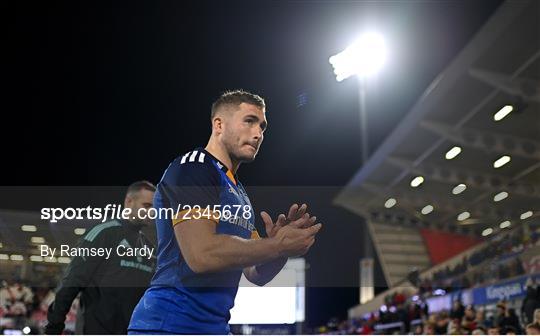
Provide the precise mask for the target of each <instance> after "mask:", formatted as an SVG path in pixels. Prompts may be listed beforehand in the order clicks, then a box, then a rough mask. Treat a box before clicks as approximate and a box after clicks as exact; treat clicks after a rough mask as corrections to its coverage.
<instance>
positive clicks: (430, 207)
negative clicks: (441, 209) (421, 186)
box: [420, 204, 433, 215]
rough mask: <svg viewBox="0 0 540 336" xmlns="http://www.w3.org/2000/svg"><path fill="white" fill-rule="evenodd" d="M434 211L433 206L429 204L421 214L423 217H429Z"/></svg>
mask: <svg viewBox="0 0 540 336" xmlns="http://www.w3.org/2000/svg"><path fill="white" fill-rule="evenodd" d="M432 211H433V205H431V204H428V205H426V206H425V207H423V208H422V210H421V211H420V212H421V213H422V215H427V214H430V213H431V212H432Z"/></svg>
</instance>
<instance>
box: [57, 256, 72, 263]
mask: <svg viewBox="0 0 540 336" xmlns="http://www.w3.org/2000/svg"><path fill="white" fill-rule="evenodd" d="M58 262H59V263H61V264H69V263H70V262H71V259H69V258H68V257H58Z"/></svg>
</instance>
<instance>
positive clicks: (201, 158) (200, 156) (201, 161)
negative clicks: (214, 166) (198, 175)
mask: <svg viewBox="0 0 540 336" xmlns="http://www.w3.org/2000/svg"><path fill="white" fill-rule="evenodd" d="M199 162H200V163H203V162H204V153H202V152H201V154H200V155H199Z"/></svg>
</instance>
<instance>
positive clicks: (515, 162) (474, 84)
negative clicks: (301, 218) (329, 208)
mask: <svg viewBox="0 0 540 336" xmlns="http://www.w3.org/2000/svg"><path fill="white" fill-rule="evenodd" d="M368 99H369V97H368ZM507 105H508V106H511V107H512V109H513V110H512V112H511V113H509V114H507V115H506V116H505V117H504V118H502V119H500V117H501V116H502V115H503V114H504V111H508V110H509V109H510V108H509V107H506V109H505V110H503V111H502V112H500V113H499V114H497V112H498V111H500V110H501V109H502V108H503V107H505V106H507ZM368 113H369V111H368ZM496 114H497V119H499V120H498V121H496V120H495V115H496ZM454 147H459V148H460V149H461V152H460V153H459V154H458V155H457V156H456V157H454V158H453V159H446V158H445V156H446V155H447V153H448V152H449V151H450V150H451V149H452V148H454ZM458 151H459V150H458V149H455V150H454V154H455V153H456V152H458ZM448 154H452V153H448ZM505 156H507V157H509V158H510V161H509V162H507V163H506V164H504V165H502V166H501V167H499V168H495V167H494V164H495V162H496V161H497V160H498V159H500V158H502V157H505ZM504 161H505V159H504V158H503V159H502V160H501V161H499V163H498V164H500V163H503V162H504ZM417 176H422V177H423V183H421V184H420V185H419V186H418V187H412V186H411V182H412V180H413V179H414V178H415V177H417ZM416 182H419V180H417V181H416ZM459 184H465V186H466V189H465V190H464V191H462V192H461V193H459V194H454V193H453V190H454V188H455V187H456V186H458V185H459ZM458 189H463V187H459V188H458ZM457 191H459V190H454V192H457ZM391 198H393V199H395V201H396V202H395V205H394V206H392V207H389V206H390V205H392V203H394V201H392V200H390V201H389V202H388V203H387V201H388V200H389V199H391ZM495 199H497V200H498V201H495ZM335 203H336V204H338V205H341V206H343V207H345V208H347V209H349V210H351V211H352V212H354V213H356V214H359V215H362V216H364V217H366V218H370V219H373V220H378V221H381V222H386V223H397V224H403V225H412V226H420V227H435V228H439V229H445V230H450V231H456V232H460V233H467V234H474V235H481V234H482V232H484V230H485V229H487V228H493V231H494V232H496V231H497V230H500V224H501V223H502V222H504V221H510V224H511V226H514V225H515V224H516V223H518V222H519V221H520V220H521V218H523V217H526V216H527V215H529V214H530V211H532V212H533V215H532V216H533V217H536V216H538V215H539V211H538V210H539V205H540V2H538V1H507V2H505V3H503V4H502V5H501V6H500V7H499V9H498V10H497V11H496V13H495V14H494V15H493V16H492V17H491V18H490V19H489V20H488V21H487V22H486V23H485V25H484V26H483V27H482V28H481V29H480V31H479V32H478V33H477V34H476V35H475V36H474V37H473V38H472V40H471V41H470V42H469V43H468V44H467V45H466V47H465V48H464V49H463V50H462V51H461V52H460V53H459V54H458V56H457V57H456V58H455V59H454V60H453V61H452V62H451V63H450V64H449V65H448V67H447V68H446V69H445V70H444V71H443V72H442V73H441V74H440V75H439V76H438V77H437V78H435V80H434V81H433V82H432V83H431V85H430V86H429V87H428V88H427V89H426V90H425V92H424V93H423V94H422V96H421V97H420V98H419V99H418V101H417V102H416V104H415V105H414V106H413V108H412V110H411V111H410V112H409V113H408V114H407V115H406V117H405V118H404V119H403V121H402V122H401V123H400V124H399V125H398V126H397V127H396V128H395V129H394V131H393V132H392V133H391V134H390V136H388V138H387V139H386V140H385V141H384V142H383V144H382V145H381V146H380V147H379V148H378V149H377V151H376V152H375V153H374V154H373V155H372V156H371V157H370V159H369V160H368V162H367V163H366V164H365V165H364V166H363V167H362V168H361V169H360V170H359V171H358V172H357V173H356V174H355V175H354V177H353V178H352V179H351V180H350V182H349V183H348V184H347V186H346V187H345V188H344V189H343V190H342V192H341V193H340V194H339V195H338V196H337V197H336V199H335ZM385 203H386V206H387V207H389V208H387V207H385ZM428 205H431V206H432V207H433V211H432V212H430V213H427V212H428V211H429V210H431V209H430V208H429V207H428V208H425V207H426V206H428ZM422 209H424V213H427V214H423V213H422ZM467 213H468V214H469V216H467ZM460 214H462V215H461V217H460V219H462V220H458V216H459V215H460ZM467 217H468V218H467ZM506 224H507V223H505V224H503V227H505V225H506ZM488 232H489V231H488Z"/></svg>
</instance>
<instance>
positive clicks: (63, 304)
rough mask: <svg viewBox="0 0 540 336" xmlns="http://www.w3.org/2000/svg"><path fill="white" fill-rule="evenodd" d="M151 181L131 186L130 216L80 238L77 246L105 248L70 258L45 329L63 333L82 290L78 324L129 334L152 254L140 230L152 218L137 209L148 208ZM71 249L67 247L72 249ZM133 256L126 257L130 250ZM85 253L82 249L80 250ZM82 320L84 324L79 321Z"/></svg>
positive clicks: (150, 272) (89, 331) (128, 198)
mask: <svg viewBox="0 0 540 336" xmlns="http://www.w3.org/2000/svg"><path fill="white" fill-rule="evenodd" d="M155 190H156V189H155V186H154V185H153V184H152V183H150V182H147V181H139V182H135V183H133V184H132V185H130V186H129V187H128V189H127V193H126V197H125V200H124V207H125V208H126V209H127V208H130V209H131V211H132V212H131V213H132V214H134V216H133V217H132V218H131V219H130V220H124V219H118V220H111V221H107V222H104V223H101V224H98V225H96V226H94V227H93V228H92V229H90V230H89V231H88V232H87V233H86V235H85V236H84V238H83V239H81V240H80V242H79V244H78V246H77V247H76V251H106V250H108V251H109V252H110V253H109V254H105V255H102V256H98V255H95V256H93V255H91V254H90V253H89V254H88V255H84V254H83V255H77V256H75V257H73V258H72V261H71V263H70V264H69V266H68V267H67V269H66V272H65V274H64V277H63V279H62V281H61V283H60V285H59V286H58V288H57V290H56V296H55V301H54V302H53V303H51V305H50V306H49V310H48V316H47V319H48V324H47V325H46V327H45V334H61V333H62V331H63V330H64V327H65V325H64V322H65V319H66V314H67V313H68V312H69V309H70V307H71V304H72V302H73V300H74V299H75V297H76V296H77V295H78V294H79V292H81V293H82V294H81V300H80V308H79V309H82V311H81V312H80V313H79V314H78V316H82V317H83V321H79V319H78V320H77V325H78V326H77V329H79V330H81V331H82V333H84V334H127V327H128V324H129V320H130V318H131V313H132V312H133V309H134V307H135V305H136V304H137V302H139V299H140V298H141V296H142V294H143V293H144V291H145V290H146V288H147V287H148V285H149V283H150V280H151V277H152V275H153V273H154V268H155V260H156V256H155V255H154V246H153V244H152V243H151V242H150V241H149V240H148V239H147V238H146V237H145V235H144V234H143V233H142V231H141V229H142V228H143V227H144V226H145V225H149V224H150V223H152V221H151V220H149V219H147V218H144V212H145V211H142V212H141V213H142V215H141V217H138V216H137V214H138V213H139V209H142V208H144V209H146V210H148V209H150V208H151V207H152V203H153V196H154V192H155ZM70 250H71V249H70ZM133 251H138V254H137V255H132V256H128V253H129V252H133ZM81 253H83V252H81ZM81 322H82V328H80V325H79V324H80V323H81Z"/></svg>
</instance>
